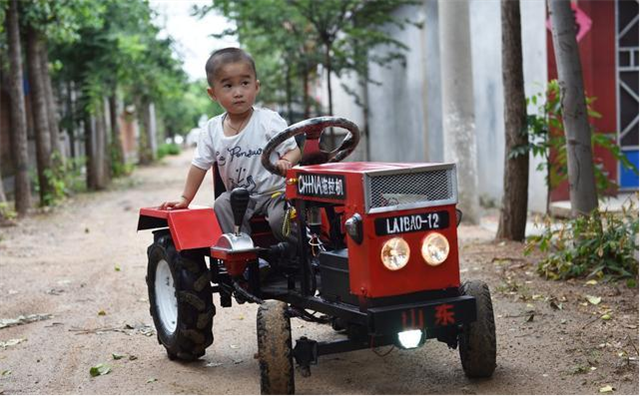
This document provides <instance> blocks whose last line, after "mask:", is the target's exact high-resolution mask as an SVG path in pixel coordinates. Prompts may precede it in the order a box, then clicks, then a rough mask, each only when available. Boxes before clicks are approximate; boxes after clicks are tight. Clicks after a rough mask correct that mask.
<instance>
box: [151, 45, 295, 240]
mask: <svg viewBox="0 0 640 396" xmlns="http://www.w3.org/2000/svg"><path fill="white" fill-rule="evenodd" d="M205 70H206V72H207V81H208V83H209V88H207V93H208V94H209V97H210V98H211V99H212V100H214V101H217V102H218V103H220V105H221V106H222V107H224V109H225V110H226V112H225V113H224V114H222V115H219V116H217V117H213V118H212V119H210V120H209V121H208V122H207V125H206V126H205V127H204V129H203V130H202V132H201V134H200V137H199V140H198V146H197V148H196V151H195V154H194V158H193V161H192V162H191V168H190V169H189V173H188V175H187V181H186V183H185V186H184V190H183V192H182V195H181V196H180V199H179V200H177V201H169V202H164V203H163V204H162V205H160V209H181V208H186V207H188V206H189V203H190V202H191V201H192V200H193V198H194V196H195V195H196V193H197V191H198V188H199V187H200V184H202V180H203V179H204V176H205V174H206V173H207V170H208V169H210V168H211V167H212V166H213V164H214V163H217V164H218V172H219V174H220V176H221V178H222V181H223V183H224V185H225V187H226V189H227V191H226V192H224V193H223V194H222V195H220V196H219V197H218V198H217V199H216V202H215V205H214V210H215V212H216V217H217V218H218V221H219V223H220V227H221V228H222V232H224V233H228V232H232V231H233V213H232V211H231V204H230V201H229V197H230V193H231V191H232V190H233V189H234V188H236V187H244V188H246V189H247V190H248V191H249V193H250V194H251V199H250V201H249V206H248V208H247V213H246V215H245V218H244V222H243V224H242V227H241V229H242V230H243V231H244V232H247V233H249V232H250V228H249V219H250V218H251V216H252V215H254V214H262V215H266V216H267V220H268V221H269V226H270V227H271V230H272V231H273V233H274V235H275V236H276V238H278V239H279V240H285V239H287V236H285V235H283V233H282V224H283V222H284V214H285V203H284V187H285V184H284V177H281V176H277V175H273V174H271V173H269V172H268V171H267V170H266V169H265V168H264V167H263V166H262V164H261V162H260V157H261V155H262V150H263V148H264V147H265V145H266V144H267V142H268V141H269V139H271V137H273V136H274V135H275V134H276V133H278V132H280V131H282V130H284V129H285V128H286V127H287V123H286V121H285V120H284V119H282V117H280V116H279V115H278V113H276V112H273V111H271V110H267V109H261V108H257V107H253V103H254V102H255V99H256V95H257V94H258V92H260V81H259V80H258V79H257V73H256V67H255V63H254V61H253V58H251V56H250V55H249V54H247V53H246V52H245V51H243V50H241V49H239V48H225V49H221V50H218V51H215V52H214V53H213V54H212V55H211V57H209V60H208V61H207V64H206V67H205ZM300 157H301V154H300V150H299V149H298V146H297V145H296V143H295V140H294V139H289V140H287V141H285V142H284V143H282V144H281V145H280V146H279V147H278V148H277V149H276V150H275V152H274V158H271V160H272V161H276V160H277V162H276V167H277V168H278V170H279V171H280V172H281V173H282V175H283V176H284V174H285V173H286V171H287V169H290V168H291V167H292V166H293V165H295V164H297V163H298V161H299V160H300Z"/></svg>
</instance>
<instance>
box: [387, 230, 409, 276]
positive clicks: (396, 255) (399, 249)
mask: <svg viewBox="0 0 640 396" xmlns="http://www.w3.org/2000/svg"><path fill="white" fill-rule="evenodd" d="M410 252H411V250H410V249H409V244H408V243H407V241H405V240H404V239H402V238H399V237H396V238H391V239H389V240H388V241H387V242H385V243H384V245H383V246H382V251H381V252H380V258H381V259H382V264H384V266H385V267H387V269H389V270H391V271H397V270H399V269H401V268H403V267H404V266H405V265H407V263H408V262H409V255H410Z"/></svg>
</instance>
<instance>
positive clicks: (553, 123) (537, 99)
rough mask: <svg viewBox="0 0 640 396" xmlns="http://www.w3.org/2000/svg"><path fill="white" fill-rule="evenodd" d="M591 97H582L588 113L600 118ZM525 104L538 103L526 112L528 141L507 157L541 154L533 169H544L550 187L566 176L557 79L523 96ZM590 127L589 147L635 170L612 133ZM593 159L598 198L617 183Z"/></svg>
mask: <svg viewBox="0 0 640 396" xmlns="http://www.w3.org/2000/svg"><path fill="white" fill-rule="evenodd" d="M595 101H596V98H594V97H590V98H586V102H587V111H588V113H589V117H591V118H601V117H602V116H601V115H600V113H598V112H597V111H595V109H594V107H593V104H594V102H595ZM527 105H534V106H538V113H537V114H530V115H528V116H527V133H528V134H529V143H528V144H527V145H525V146H518V147H516V148H514V150H513V151H512V152H511V153H509V157H510V158H513V157H517V156H519V155H525V154H528V153H529V152H531V153H532V154H533V156H534V157H542V158H543V159H544V162H543V163H541V164H539V165H538V168H537V170H540V171H546V172H547V176H546V181H547V187H548V188H549V191H551V190H553V189H555V188H556V187H557V186H558V185H559V184H560V183H561V182H563V181H564V180H567V177H568V171H567V148H566V138H565V134H564V124H563V122H562V105H561V102H560V85H559V84H558V80H552V81H549V83H548V85H547V89H546V92H540V93H537V94H535V95H533V96H531V97H530V98H527ZM593 129H594V128H593V127H592V133H591V145H592V150H593V149H595V148H596V147H602V148H603V149H605V151H607V152H609V153H610V154H611V155H612V156H613V158H615V159H616V160H618V161H620V162H621V163H622V165H623V166H624V167H625V168H627V169H629V170H633V171H634V172H635V173H636V174H638V169H637V168H636V167H635V166H634V165H633V164H632V163H631V162H630V161H629V160H628V159H627V157H626V156H625V155H624V153H622V151H621V150H620V147H619V146H618V145H616V143H615V141H614V140H613V137H614V134H607V133H595V131H594V130H593ZM594 162H595V164H594V165H595V166H594V175H595V178H596V188H597V191H598V196H599V197H601V198H602V197H604V196H605V193H606V192H607V191H609V190H611V189H612V188H615V187H617V184H616V182H615V181H614V180H612V179H610V178H609V174H608V173H607V171H606V170H605V168H604V164H603V161H602V159H601V158H596V157H594Z"/></svg>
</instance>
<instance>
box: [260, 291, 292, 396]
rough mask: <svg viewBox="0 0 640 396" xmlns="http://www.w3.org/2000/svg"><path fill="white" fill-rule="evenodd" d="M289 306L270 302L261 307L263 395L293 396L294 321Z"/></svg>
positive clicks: (261, 382)
mask: <svg viewBox="0 0 640 396" xmlns="http://www.w3.org/2000/svg"><path fill="white" fill-rule="evenodd" d="M286 309H287V304H285V303H283V302H281V301H274V300H270V301H266V302H264V303H263V304H261V305H260V307H259V308H258V321H257V322H258V356H259V361H260V393H261V394H263V395H278V394H279V395H292V394H293V393H294V392H295V389H294V379H293V354H292V351H291V320H290V319H289V317H288V316H287V314H286Z"/></svg>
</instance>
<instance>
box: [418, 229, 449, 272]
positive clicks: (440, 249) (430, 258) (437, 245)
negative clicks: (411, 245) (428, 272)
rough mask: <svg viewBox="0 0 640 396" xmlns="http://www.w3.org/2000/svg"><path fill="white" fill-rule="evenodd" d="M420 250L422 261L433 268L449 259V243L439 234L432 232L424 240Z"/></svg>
mask: <svg viewBox="0 0 640 396" xmlns="http://www.w3.org/2000/svg"><path fill="white" fill-rule="evenodd" d="M421 250H422V258H424V261H426V262H427V264H429V265H432V266H434V267H435V266H436V265H440V264H442V263H443V262H444V261H445V260H446V259H447V257H449V241H448V240H447V238H445V236H444V235H442V234H440V233H439V232H433V233H431V234H429V235H427V237H426V238H424V241H422V249H421Z"/></svg>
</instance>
